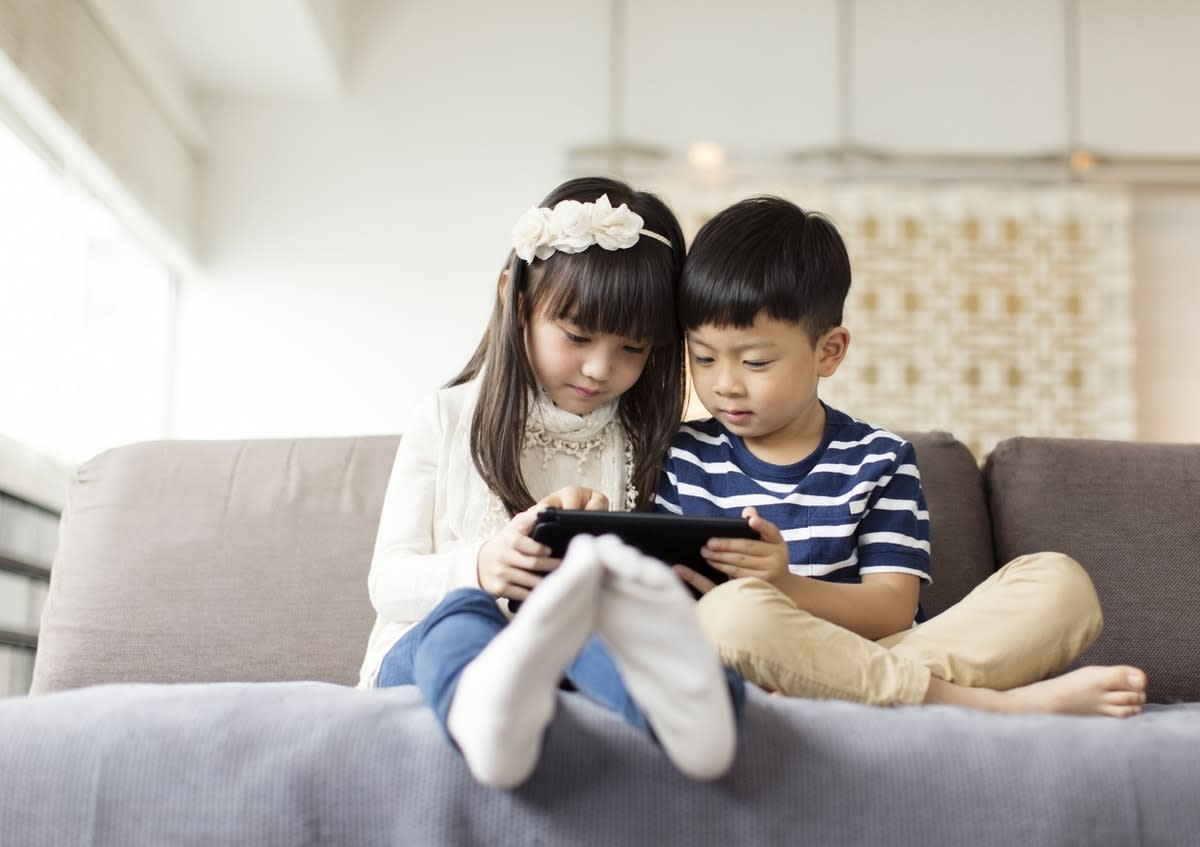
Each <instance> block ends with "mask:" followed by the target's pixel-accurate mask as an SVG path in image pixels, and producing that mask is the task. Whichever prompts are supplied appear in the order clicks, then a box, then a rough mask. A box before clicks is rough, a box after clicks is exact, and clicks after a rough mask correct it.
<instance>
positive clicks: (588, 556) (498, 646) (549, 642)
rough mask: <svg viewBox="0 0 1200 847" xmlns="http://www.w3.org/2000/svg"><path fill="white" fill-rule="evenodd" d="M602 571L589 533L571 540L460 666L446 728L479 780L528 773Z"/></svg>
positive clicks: (517, 779) (590, 617) (517, 780)
mask: <svg viewBox="0 0 1200 847" xmlns="http://www.w3.org/2000/svg"><path fill="white" fill-rule="evenodd" d="M603 576H604V568H603V567H602V566H601V565H600V560H599V559H598V558H597V556H596V552H595V540H594V539H592V538H579V539H576V540H575V541H573V542H572V543H571V546H570V548H569V549H568V550H567V555H566V556H565V557H564V558H563V560H562V564H560V565H559V567H558V569H557V570H555V571H554V572H553V573H550V574H548V575H547V576H546V578H545V579H544V580H542V582H541V583H540V584H539V585H538V587H537V590H535V591H534V592H533V593H531V594H530V595H529V599H527V600H526V601H525V602H524V603H523V604H522V605H521V611H520V613H519V614H518V615H517V616H516V617H514V618H513V620H512V623H510V624H509V625H508V626H507V627H505V628H504V630H502V631H501V632H500V634H499V635H497V636H496V637H495V638H494V639H493V640H492V642H491V643H490V644H488V646H487V647H485V648H484V649H483V651H482V652H481V653H480V654H479V655H478V656H476V657H475V659H473V660H472V661H471V663H470V664H469V665H467V667H466V668H465V669H464V670H463V672H462V675H461V676H460V677H459V680H458V686H457V688H456V689H455V691H454V699H453V700H452V701H451V703H450V710H449V712H448V713H447V715H446V728H447V730H448V731H449V733H450V737H451V738H453V739H454V740H455V742H456V743H457V744H458V747H459V749H460V750H461V751H462V754H463V757H464V758H465V759H466V760H467V766H468V767H469V768H470V769H471V773H473V774H474V775H475V778H476V779H478V780H479V781H480V782H482V783H485V784H487V785H491V786H494V787H496V788H513V787H515V786H517V785H520V784H521V783H522V782H524V781H525V780H526V779H528V778H529V775H530V774H531V773H533V769H534V767H535V766H536V765H537V761H538V757H539V756H540V755H541V751H542V734H543V732H544V731H545V729H546V726H547V725H548V724H549V723H550V720H551V719H552V718H553V717H554V707H555V703H556V700H557V696H558V695H557V692H558V684H559V681H560V680H561V679H562V674H563V670H564V669H565V668H566V667H567V665H568V664H569V663H570V662H571V660H572V659H574V658H575V656H576V655H577V654H578V653H579V651H580V649H581V648H582V647H583V645H584V642H586V641H587V639H588V637H589V636H590V635H591V633H592V631H593V630H594V629H595V625H596V616H597V612H598V606H599V602H600V583H601V580H602V578H603Z"/></svg>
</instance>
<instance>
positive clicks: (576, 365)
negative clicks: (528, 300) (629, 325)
mask: <svg viewBox="0 0 1200 847" xmlns="http://www.w3.org/2000/svg"><path fill="white" fill-rule="evenodd" d="M525 344H526V347H527V348H528V350H529V364H530V365H531V366H532V368H533V374H534V376H535V377H536V378H537V381H538V384H539V385H540V386H541V387H542V388H544V389H545V390H546V393H547V394H548V395H549V396H550V399H551V400H553V401H554V404H555V405H556V406H558V407H559V408H560V409H566V410H567V411H568V412H573V413H574V414H576V415H583V414H587V413H588V412H590V411H592V410H593V409H596V408H598V407H600V406H602V405H604V404H605V403H607V402H609V401H610V400H615V399H617V398H618V397H620V396H621V395H622V394H624V393H625V392H626V391H628V390H629V389H630V388H632V387H633V384H634V383H635V382H637V381H638V377H640V376H641V375H642V369H643V368H644V367H645V366H646V359H647V358H648V357H649V355H650V343H649V342H648V341H646V340H644V339H638V338H622V337H620V336H617V335H609V334H607V333H603V332H587V331H586V330H584V329H583V328H582V327H580V326H578V325H576V324H574V323H572V322H571V321H569V320H562V319H554V318H547V317H544V316H541V315H536V316H534V318H533V320H531V321H530V323H529V326H528V328H527V329H526V331H525Z"/></svg>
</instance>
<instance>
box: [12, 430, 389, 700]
mask: <svg viewBox="0 0 1200 847" xmlns="http://www.w3.org/2000/svg"><path fill="white" fill-rule="evenodd" d="M398 441H399V438H398V437H397V436H376V437H367V438H328V439H315V438H314V439H299V440H250V441H212V442H199V441H163V442H152V443H145V444H136V445H131V446H127V447H120V448H117V449H114V450H110V451H108V452H106V453H103V454H101V455H100V456H98V457H96V458H95V459H93V460H91V461H89V462H87V463H86V464H84V465H83V466H81V467H80V468H79V470H78V472H77V473H76V475H75V479H74V480H73V482H72V484H71V486H70V489H69V493H68V501H67V506H66V509H65V511H64V515H63V525H62V530H61V534H60V542H59V549H58V554H57V556H56V558H55V561H54V567H53V570H52V576H51V581H50V592H49V596H48V597H47V601H46V606H45V611H44V613H43V617H42V626H41V633H40V638H39V644H38V652H37V658H36V663H35V666H34V677H33V685H32V690H33V691H34V692H35V693H36V692H41V691H50V690H54V689H61V688H74V687H79V686H84V685H89V684H94V683H104V682H120V681H138V682H208V681H234V680H237V681H268V680H292V679H315V680H324V681H328V682H340V683H353V682H355V681H356V679H357V672H358V666H359V663H360V662H361V660H362V654H363V649H364V647H365V645H366V640H367V635H368V633H369V631H370V628H371V624H372V623H373V621H374V613H373V611H372V609H371V605H370V601H369V599H368V597H367V590H366V584H367V583H366V579H367V570H368V568H369V567H370V562H371V553H372V550H373V547H374V542H375V531H376V526H377V524H378V520H379V511H380V508H381V505H382V502H383V493H384V490H385V488H386V485H387V478H388V474H389V473H390V471H391V467H392V459H393V456H394V454H395V450H396V445H397V443H398Z"/></svg>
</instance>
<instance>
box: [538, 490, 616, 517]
mask: <svg viewBox="0 0 1200 847" xmlns="http://www.w3.org/2000/svg"><path fill="white" fill-rule="evenodd" d="M538 507H539V508H540V509H548V508H555V509H587V510H589V511H593V512H607V511H608V498H607V497H605V496H604V495H603V494H601V493H600V492H599V491H593V490H592V489H590V488H584V487H583V486H581V485H568V486H566V487H565V488H560V489H558V491H555V492H554V493H553V494H547V495H546V496H545V497H543V498H542V499H541V500H539V501H538Z"/></svg>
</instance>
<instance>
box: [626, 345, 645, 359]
mask: <svg viewBox="0 0 1200 847" xmlns="http://www.w3.org/2000/svg"><path fill="white" fill-rule="evenodd" d="M625 352H626V353H632V354H633V355H635V356H640V355H642V354H643V353H645V352H646V348H645V347H638V346H636V345H633V344H626V345H625Z"/></svg>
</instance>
